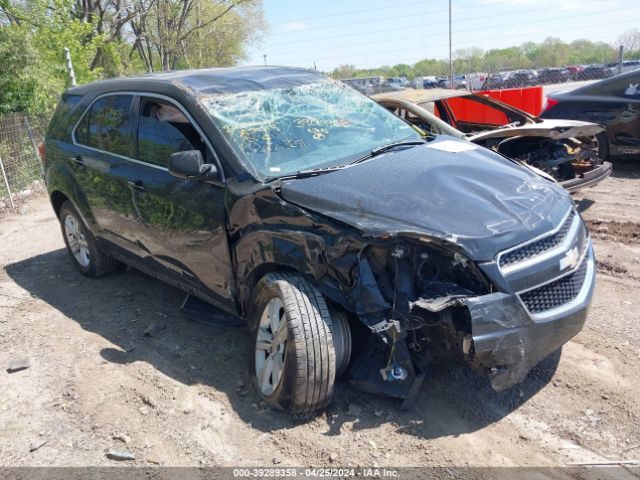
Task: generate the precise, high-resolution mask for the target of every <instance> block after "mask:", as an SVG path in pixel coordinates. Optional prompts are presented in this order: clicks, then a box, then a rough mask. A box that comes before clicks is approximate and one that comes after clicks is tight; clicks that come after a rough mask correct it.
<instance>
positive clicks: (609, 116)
mask: <svg viewBox="0 0 640 480" xmlns="http://www.w3.org/2000/svg"><path fill="white" fill-rule="evenodd" d="M540 116H541V117H542V118H544V119H557V118H571V119H575V120H582V121H588V122H596V123H599V124H602V125H604V126H605V128H606V134H605V136H604V138H603V139H602V141H601V142H600V143H601V152H600V157H601V158H603V159H606V158H608V157H609V156H616V155H634V156H637V155H640V70H632V71H630V72H628V73H623V74H621V75H616V76H614V77H611V78H607V79H605V80H601V81H599V82H595V83H591V84H589V85H586V86H584V87H580V88H577V89H575V90H571V91H568V92H556V93H551V94H549V95H548V97H547V104H546V107H545V110H544V111H543V112H542V113H541V114H540Z"/></svg>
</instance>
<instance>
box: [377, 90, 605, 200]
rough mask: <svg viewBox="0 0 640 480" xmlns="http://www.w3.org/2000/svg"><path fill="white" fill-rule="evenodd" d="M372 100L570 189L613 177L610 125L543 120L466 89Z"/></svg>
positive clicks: (413, 92) (430, 129)
mask: <svg viewBox="0 0 640 480" xmlns="http://www.w3.org/2000/svg"><path fill="white" fill-rule="evenodd" d="M372 98H373V99H374V100H376V101H377V102H378V103H380V104H381V105H382V106H384V107H385V108H387V109H389V110H391V111H393V112H394V113H395V114H397V115H399V116H400V117H402V118H403V119H405V120H406V121H408V122H410V123H411V124H413V125H415V126H417V127H419V128H421V129H422V130H425V131H427V132H430V133H436V134H437V133H445V134H447V135H452V136H454V137H457V138H461V139H465V140H469V141H470V142H473V143H475V144H477V145H482V146H484V147H487V148H490V149H492V150H494V151H496V152H499V153H501V154H503V155H505V156H507V157H509V158H512V159H514V160H517V161H519V162H523V163H526V164H528V165H530V166H532V167H535V168H537V169H539V170H541V171H543V172H545V173H546V174H548V175H550V176H552V177H553V178H554V179H555V180H556V181H557V182H558V183H560V184H561V185H562V186H563V187H564V188H566V189H567V190H569V191H570V192H574V191H576V190H579V189H581V188H585V187H593V186H594V185H596V184H598V183H600V182H601V181H602V180H604V179H605V178H607V177H608V176H609V175H611V171H612V166H611V163H610V162H605V161H603V160H602V158H604V157H605V156H606V155H605V149H606V136H605V134H604V131H605V129H604V127H603V126H601V125H598V124H595V123H589V122H582V121H577V120H542V119H540V118H538V117H535V116H533V115H531V114H529V113H527V112H524V111H522V110H520V109H518V108H515V107H513V106H511V105H507V104H506V103H503V102H500V101H499V100H495V99H493V98H490V97H487V96H484V95H478V94H473V93H469V92H465V91H456V90H443V89H431V90H411V89H408V90H403V91H400V92H391V93H381V94H378V95H373V97H372ZM478 111H481V112H482V115H481V116H482V120H481V121H478V115H477V114H476V113H475V112H478Z"/></svg>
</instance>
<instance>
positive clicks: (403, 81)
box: [387, 77, 409, 88]
mask: <svg viewBox="0 0 640 480" xmlns="http://www.w3.org/2000/svg"><path fill="white" fill-rule="evenodd" d="M387 83H388V84H389V85H391V86H392V87H396V88H407V87H408V86H409V80H407V77H389V78H387Z"/></svg>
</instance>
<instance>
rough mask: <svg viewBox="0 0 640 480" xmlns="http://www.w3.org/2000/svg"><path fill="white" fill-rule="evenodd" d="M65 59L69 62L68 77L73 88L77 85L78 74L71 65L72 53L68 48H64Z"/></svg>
mask: <svg viewBox="0 0 640 480" xmlns="http://www.w3.org/2000/svg"><path fill="white" fill-rule="evenodd" d="M64 59H65V61H66V62H67V75H69V81H70V82H71V86H72V87H75V86H76V85H77V83H76V73H75V72H74V71H73V63H71V52H69V49H68V48H67V47H64Z"/></svg>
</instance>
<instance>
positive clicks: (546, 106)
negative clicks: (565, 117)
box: [540, 97, 560, 113]
mask: <svg viewBox="0 0 640 480" xmlns="http://www.w3.org/2000/svg"><path fill="white" fill-rule="evenodd" d="M559 103H560V101H558V100H556V99H555V98H551V97H547V101H546V102H544V106H543V107H542V112H546V111H547V110H551V109H552V108H553V107H555V106H556V105H557V104H559ZM542 112H540V113H542Z"/></svg>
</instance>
